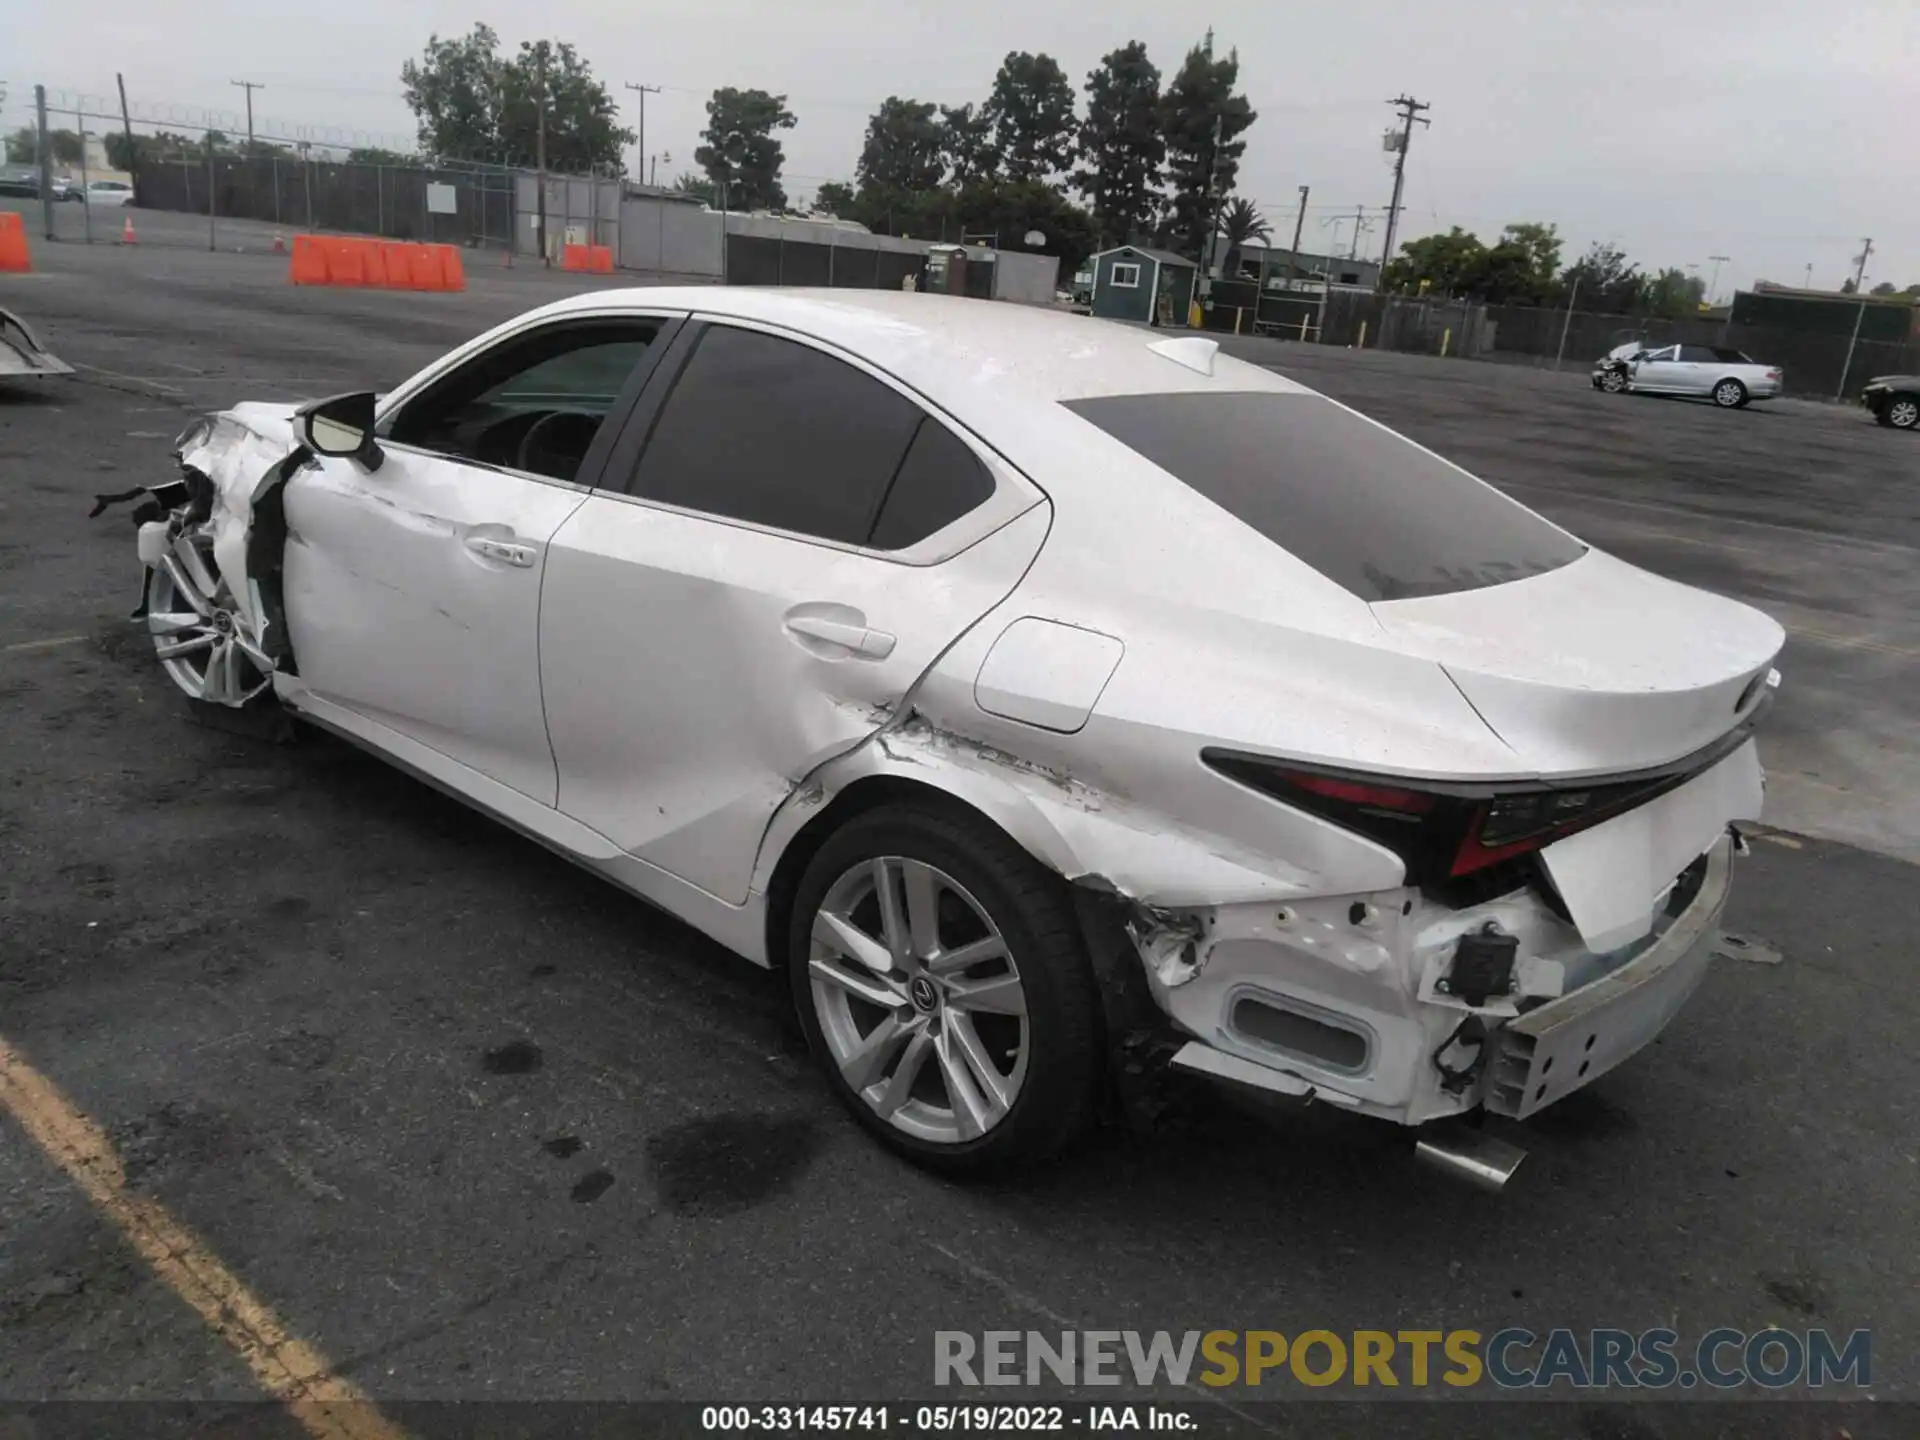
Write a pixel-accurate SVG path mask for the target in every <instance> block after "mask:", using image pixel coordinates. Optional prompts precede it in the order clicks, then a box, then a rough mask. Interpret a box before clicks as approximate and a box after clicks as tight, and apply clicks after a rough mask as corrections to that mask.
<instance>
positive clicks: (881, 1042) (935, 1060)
mask: <svg viewBox="0 0 1920 1440" xmlns="http://www.w3.org/2000/svg"><path fill="white" fill-rule="evenodd" d="M788 949H789V954H788V964H789V970H790V976H791V984H792V990H793V999H794V1005H795V1008H796V1009H797V1010H798V1012H799V1016H800V1023H801V1025H802V1027H803V1028H804V1029H805V1031H806V1034H807V1040H808V1042H809V1044H810V1045H811V1046H812V1048H813V1051H814V1054H815V1055H816V1056H817V1057H818V1058H819V1059H820V1060H821V1062H822V1064H823V1066H824V1068H825V1069H826V1072H827V1076H828V1080H829V1082H830V1083H831V1084H832V1086H833V1088H834V1091H835V1093H836V1094H838V1095H839V1097H840V1100H841V1102H842V1103H843V1104H845V1105H846V1106H847V1108H848V1109H849V1110H850V1111H852V1113H853V1115H854V1117H855V1119H857V1120H858V1121H859V1122H860V1123H861V1124H862V1125H863V1126H865V1127H866V1128H867V1129H868V1130H869V1131H871V1132H872V1133H873V1134H874V1135H876V1136H878V1137H879V1138H880V1139H881V1140H882V1141H883V1142H885V1143H886V1144H887V1145H888V1146H890V1147H891V1148H893V1149H894V1150H897V1151H899V1152H900V1153H901V1154H903V1155H905V1156H907V1157H908V1158H910V1159H912V1160H914V1161H915V1162H917V1163H919V1164H922V1165H925V1166H927V1167H929V1168H931V1169H935V1170H940V1171H944V1172H946V1173H949V1174H954V1175H980V1174H985V1173H990V1172H995V1171H1001V1170H1005V1169H1008V1168H1012V1167H1016V1166H1023V1165H1031V1164H1034V1163H1037V1162H1040V1161H1044V1160H1046V1159H1048V1158H1050V1157H1051V1156H1052V1155H1054V1154H1055V1153H1057V1152H1058V1151H1059V1150H1060V1149H1061V1148H1062V1147H1064V1146H1065V1145H1066V1144H1067V1143H1068V1142H1069V1141H1071V1140H1072V1139H1073V1138H1074V1137H1075V1136H1076V1135H1077V1134H1078V1133H1079V1132H1081V1131H1082V1130H1084V1129H1085V1127H1086V1126H1087V1124H1088V1123H1089V1122H1090V1121H1091V1119H1092V1117H1093V1113H1094V1106H1095V1101H1096V1099H1097V1094H1098V1086H1099V1078H1100V1071H1101V1048H1100V1047H1101V1038H1100V1037H1101V1024H1100V1009H1099V997H1098V994H1097V992H1096V991H1095V989H1094V981H1093V973H1092V969H1091V967H1090V966H1089V965H1088V963H1087V958H1086V954H1085V951H1084V948H1083V946H1082V944H1081V941H1080V937H1079V930H1078V927H1077V925H1076V923H1075V921H1074V916H1073V909H1072V904H1071V901H1070V900H1069V898H1068V896H1067V893H1066V887H1065V885H1064V883H1063V882H1062V881H1061V880H1060V879H1059V877H1058V876H1056V875H1054V874H1052V873H1051V872H1049V871H1048V870H1046V869H1045V868H1044V867H1042V866H1041V865H1040V864H1038V862H1036V861H1035V860H1034V859H1033V858H1032V857H1031V856H1030V855H1028V854H1027V853H1026V852H1025V851H1023V850H1022V849H1020V847H1019V846H1017V845H1015V844H1014V843H1013V841H1012V840H1010V839H1008V838H1007V836H1006V835H1005V834H1003V833H1002V832H1001V831H1000V830H998V829H997V828H995V827H994V826H992V825H990V824H988V823H987V822H986V821H984V820H982V819H980V818H979V817H977V816H974V815H971V814H968V813H965V812H960V811H946V810H941V809H934V808H931V807H924V806H919V805H913V804H903V805H888V806H885V807H882V808H880V809H877V810H872V811H869V812H867V813H866V814H864V815H860V816H858V817H856V818H855V819H854V820H852V821H850V822H849V823H848V824H847V825H846V827H845V828H843V829H842V830H840V831H838V832H837V833H836V834H834V835H833V836H831V837H830V838H829V839H828V840H827V842H826V843H825V844H824V845H822V846H821V847H820V850H819V852H818V853H817V854H816V855H815V856H814V857H813V860H812V862H811V863H810V864H809V865H808V866H807V870H806V874H805V875H804V877H803V878H802V879H801V882H800V887H799V891H798V893H797V895H796V896H795V901H794V911H793V920H792V924H791V928H790V931H789V937H788Z"/></svg>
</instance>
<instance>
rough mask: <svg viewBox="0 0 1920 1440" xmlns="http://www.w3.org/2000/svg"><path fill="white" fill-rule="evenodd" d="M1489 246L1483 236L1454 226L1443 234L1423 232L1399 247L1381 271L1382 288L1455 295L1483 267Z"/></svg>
mask: <svg viewBox="0 0 1920 1440" xmlns="http://www.w3.org/2000/svg"><path fill="white" fill-rule="evenodd" d="M1486 256H1487V247H1486V246H1485V245H1483V244H1481V243H1480V237H1479V236H1478V235H1475V234H1473V233H1472V232H1471V231H1467V230H1462V229H1461V228H1460V227H1459V226H1458V225H1455V226H1454V227H1453V228H1452V229H1451V230H1449V231H1448V232H1447V233H1446V234H1444V235H1422V236H1421V237H1420V238H1419V239H1417V240H1409V241H1407V242H1406V243H1405V244H1404V245H1402V246H1401V247H1400V253H1399V254H1398V255H1396V256H1394V257H1393V259H1392V260H1391V261H1389V262H1388V263H1387V265H1386V267H1385V268H1384V269H1383V270H1382V271H1381V273H1380V288H1381V289H1383V290H1393V291H1399V292H1402V293H1405V294H1419V293H1421V292H1422V291H1423V290H1424V291H1426V292H1427V293H1429V294H1434V295H1453V294H1457V293H1459V292H1460V291H1462V290H1464V289H1465V288H1466V287H1467V286H1468V284H1470V283H1471V282H1472V281H1474V280H1475V279H1476V277H1478V276H1479V275H1480V274H1481V273H1482V272H1483V270H1484V267H1485V264H1486Z"/></svg>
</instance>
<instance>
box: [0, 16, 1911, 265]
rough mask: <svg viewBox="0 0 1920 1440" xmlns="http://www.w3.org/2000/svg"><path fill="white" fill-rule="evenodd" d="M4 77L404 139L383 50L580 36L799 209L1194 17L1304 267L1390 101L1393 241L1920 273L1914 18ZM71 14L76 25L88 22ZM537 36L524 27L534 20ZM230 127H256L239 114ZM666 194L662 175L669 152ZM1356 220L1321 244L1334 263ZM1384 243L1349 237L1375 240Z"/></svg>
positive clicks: (830, 38) (1022, 29) (235, 53)
mask: <svg viewBox="0 0 1920 1440" xmlns="http://www.w3.org/2000/svg"><path fill="white" fill-rule="evenodd" d="M9 9H10V11H11V13H10V14H9V16H8V20H7V25H6V29H7V45H6V53H5V55H4V57H0V66H3V67H4V69H3V70H0V80H4V81H5V83H6V86H7V90H8V92H9V93H8V96H7V100H6V107H5V113H4V116H0V123H4V124H5V125H6V127H7V128H12V127H13V126H16V125H19V124H22V123H25V122H26V121H28V120H29V119H30V118H31V105H32V86H33V85H34V83H35V82H40V83H44V84H46V85H47V86H48V88H49V89H50V90H57V91H64V92H91V93H93V94H96V95H99V96H102V97H105V96H108V95H111V94H112V92H113V83H114V72H115V71H116V70H123V71H125V73H126V79H127V87H128V91H129V93H130V95H131V98H132V99H133V101H134V103H135V104H136V106H145V105H149V104H159V103H162V102H171V103H173V104H176V105H181V106H190V107H200V108H207V109H215V110H223V111H227V112H229V113H230V114H233V113H237V112H238V111H239V110H240V109H241V106H242V102H243V96H242V93H241V92H240V91H239V90H237V89H234V88H233V87H232V86H231V84H230V82H231V81H232V80H235V79H252V80H260V81H264V82H265V83H266V86H267V88H266V90H265V91H264V92H261V93H259V94H258V95H256V97H255V109H256V116H257V119H258V123H259V125H260V128H261V129H262V130H263V131H264V130H266V129H267V128H268V125H267V123H266V122H267V120H268V119H269V118H271V119H274V120H281V121H284V122H288V123H297V124H303V125H331V126H337V127H342V128H344V129H352V130H355V131H360V132H371V133H376V134H381V135H385V136H394V137H410V136H411V135H412V133H413V122H412V117H411V116H410V114H409V113H408V111H407V109H406V107H405V105H404V103H403V102H402V101H401V98H400V94H399V81H398V75H399V69H400V65H401V62H402V61H404V60H406V59H407V58H409V57H410V56H415V55H417V54H418V53H419V51H420V48H421V46H422V45H423V44H424V43H425V41H426V39H427V36H428V35H429V34H430V33H431V32H433V31H436V30H437V31H439V32H440V33H441V34H443V35H444V34H452V33H458V32H462V31H464V30H465V29H466V28H467V27H468V26H469V25H470V24H471V23H472V22H473V21H475V20H484V21H486V22H487V23H489V24H491V25H492V26H494V28H495V29H496V30H498V31H499V32H500V35H501V38H502V40H503V42H504V43H505V44H506V45H507V46H508V47H509V48H512V47H515V46H517V44H518V42H519V41H521V40H523V39H534V38H538V37H539V36H541V35H547V36H551V37H553V38H555V39H561V40H568V41H571V42H573V43H574V44H575V45H576V46H577V47H578V48H579V49H580V51H581V52H582V53H583V54H584V56H585V57H586V58H587V60H588V62H589V63H590V64H591V65H592V66H593V69H594V71H595V73H596V74H597V75H598V76H599V77H600V78H601V79H602V80H604V81H605V82H606V83H607V85H608V86H609V88H610V89H611V90H613V92H614V93H615V94H616V95H617V96H618V97H619V98H620V99H621V100H622V101H623V102H624V103H625V114H626V123H627V124H629V125H632V124H633V119H634V114H633V110H634V107H633V104H632V102H633V100H634V98H635V97H634V96H633V95H632V94H631V93H630V92H627V91H625V90H623V89H621V88H620V87H621V85H622V83H623V82H626V81H635V82H645V83H648V84H652V85H659V86H662V87H664V89H663V92H662V93H661V94H658V95H649V96H648V97H647V128H646V148H647V150H648V151H649V152H650V153H654V154H660V153H662V152H665V153H667V154H670V155H671V156H672V161H671V167H670V168H671V169H672V170H674V171H678V170H680V169H683V168H691V159H692V155H693V150H694V147H695V146H696V145H697V144H698V143H699V138H698V137H699V132H700V129H701V127H702V125H703V124H704V123H705V116H704V113H703V110H702V102H703V100H704V99H705V97H706V96H707V95H708V94H709V93H710V92H711V91H712V89H713V88H714V87H715V86H717V85H738V86H742V87H759V88H763V89H767V90H772V91H775V92H784V93H785V94H786V95H787V97H788V103H789V108H791V109H792V110H793V112H794V113H795V115H796V116H798V118H799V125H798V127H797V128H796V129H794V130H792V131H789V132H787V134H786V135H785V137H784V141H785V145H786V152H787V169H786V176H787V189H788V192H789V193H790V194H791V195H793V196H794V197H795V198H796V199H800V198H804V197H805V196H807V195H808V194H810V192H811V189H812V187H813V186H814V185H815V184H817V183H818V182H819V181H821V180H826V179H850V178H851V176H852V171H853V164H854V160H855V157H856V156H857V155H858V153H859V148H860V136H861V132H862V129H863V127H864V125H865V123H866V118H867V116H868V114H869V113H871V111H872V110H873V108H874V106H875V105H876V104H877V103H878V102H879V101H880V100H881V99H883V98H885V97H886V96H887V95H889V94H899V95H904V96H908V97H911V98H915V99H921V100H932V101H939V102H942V103H945V104H959V103H961V102H963V101H966V100H979V99H982V98H984V97H985V95H986V93H987V90H988V87H989V86H990V84H991V83H992V79H993V73H994V70H995V69H996V68H997V66H998V65H999V62H1000V59H1001V57H1002V56H1003V55H1004V54H1005V53H1006V52H1007V51H1008V50H1035V51H1045V52H1047V53H1049V54H1051V55H1053V56H1055V57H1056V58H1057V59H1058V60H1059V61H1060V63H1061V64H1062V65H1063V66H1064V67H1065V69H1066V71H1067V73H1068V75H1069V76H1070V77H1071V78H1072V79H1073V81H1074V83H1075V85H1076V86H1078V85H1080V84H1081V83H1082V82H1083V81H1084V78H1085V75H1086V72H1087V71H1088V70H1090V69H1091V68H1093V66H1094V65H1095V64H1097V63H1098V61H1099V59H1100V56H1101V55H1103V54H1104V53H1106V52H1107V51H1108V50H1111V49H1113V48H1115V47H1117V46H1119V45H1122V44H1124V43H1126V42H1127V41H1129V40H1133V39H1139V40H1143V41H1145V42H1146V45H1147V48H1148V51H1149V53H1150V54H1151V55H1152V57H1153V59H1154V61H1155V63H1156V64H1158V65H1159V66H1160V68H1161V70H1162V72H1163V73H1164V74H1166V75H1168V76H1170V75H1171V74H1172V72H1173V71H1174V70H1175V69H1176V68H1177V67H1178V65H1179V63H1180V60H1181V57H1182V56H1183V55H1184V54H1185V52H1186V50H1187V48H1188V47H1189V46H1190V45H1193V44H1195V43H1196V42H1198V41H1199V39H1200V38H1201V35H1202V33H1203V32H1204V30H1205V29H1206V27H1207V25H1208V24H1211V25H1212V26H1213V27H1214V31H1215V36H1216V45H1217V47H1218V48H1220V49H1222V50H1224V49H1226V48H1228V47H1237V48H1238V50H1239V52H1240V61H1241V70H1240V76H1241V85H1242V88H1243V89H1244V90H1245V92H1246V93H1247V95H1248V97H1249V98H1250V99H1251V100H1252V102H1253V104H1254V107H1255V108H1256V109H1257V110H1258V111H1259V115H1260V118H1259V121H1258V122H1257V123H1256V124H1255V125H1254V127H1253V129H1252V131H1251V132H1250V133H1249V137H1248V138H1249V145H1248V150H1247V155H1246V159H1245V161H1244V162H1243V164H1242V167H1241V171H1240V182H1239V187H1238V188H1239V192H1240V193H1241V194H1244V195H1247V196H1250V197H1252V198H1254V199H1255V200H1257V201H1258V202H1260V203H1261V205H1262V208H1263V209H1264V210H1265V212H1266V213H1267V214H1268V216H1269V217H1270V218H1271V219H1272V221H1273V222H1274V228H1275V230H1276V232H1277V233H1279V234H1280V235H1282V237H1283V243H1284V237H1285V236H1287V235H1289V234H1290V232H1291V229H1292V226H1293V219H1294V213H1295V205H1296V202H1297V194H1298V188H1299V187H1300V186H1301V185H1309V186H1311V187H1312V195H1311V199H1310V203H1309V208H1308V211H1307V216H1306V231H1305V236H1304V238H1303V241H1302V245H1303V248H1314V246H1315V245H1317V244H1318V243H1321V242H1326V241H1328V240H1330V239H1331V238H1332V236H1333V235H1334V233H1335V232H1334V230H1333V228H1332V227H1331V226H1330V225H1323V223H1322V222H1325V221H1328V220H1330V219H1331V218H1332V217H1334V216H1336V215H1342V214H1344V215H1345V216H1347V217H1351V216H1352V214H1353V211H1354V208H1355V207H1356V206H1360V205H1364V206H1365V207H1366V209H1367V213H1368V216H1369V217H1376V216H1378V215H1379V214H1380V213H1381V212H1383V211H1384V209H1385V207H1386V203H1387V200H1388V197H1389V192H1390V190H1391V183H1392V176H1391V174H1390V171H1389V167H1388V164H1387V161H1388V158H1389V157H1387V156H1386V155H1385V154H1383V152H1382V150H1381V146H1380V136H1381V131H1382V130H1383V129H1384V128H1385V127H1386V126H1387V125H1388V124H1389V123H1391V121H1392V118H1393V117H1392V112H1391V110H1390V109H1389V107H1388V106H1387V105H1386V103H1385V102H1386V101H1387V100H1388V99H1390V98H1391V97H1392V96H1394V95H1396V94H1399V93H1401V92H1402V91H1405V92H1408V93H1410V94H1412V95H1414V96H1416V97H1418V98H1420V99H1422V100H1426V101H1429V102H1430V103H1431V104H1432V106H1433V109H1432V111H1431V112H1430V117H1431V119H1432V126H1431V128H1430V129H1425V130H1420V131H1417V132H1416V134H1415V137H1414V142H1413V147H1412V151H1411V156H1410V160H1409V164H1408V179H1407V190H1406V201H1405V206H1406V209H1405V214H1404V216H1403V219H1402V222H1401V238H1403V239H1406V238H1411V237H1412V236H1415V235H1419V234H1423V233H1425V232H1427V231H1429V230H1433V229H1436V228H1444V227H1446V226H1448V225H1462V226H1465V227H1467V228H1469V229H1472V230H1475V231H1477V232H1479V233H1480V235H1481V236H1482V238H1491V237H1492V236H1493V235H1494V234H1496V233H1497V232H1498V230H1499V228H1500V226H1501V225H1503V224H1505V223H1507V222H1509V221H1515V220H1541V221H1550V222H1553V223H1555V224H1557V225H1558V226H1559V227H1560V230H1561V233H1562V234H1563V235H1565V236H1566V237H1567V240H1568V247H1567V258H1568V259H1572V258H1573V257H1574V255H1576V254H1577V253H1578V251H1579V250H1581V249H1583V248H1584V247H1585V246H1586V245H1587V244H1588V242H1590V241H1593V240H1612V241H1614V242H1615V243H1617V244H1619V245H1620V246H1621V247H1622V248H1623V249H1625V250H1626V251H1627V252H1628V254H1629V255H1630V256H1631V257H1632V258H1633V259H1635V260H1636V261H1637V262H1639V263H1640V264H1641V265H1642V266H1643V267H1658V266H1663V265H1680V266H1686V265H1698V266H1699V267H1700V273H1701V275H1702V276H1703V277H1706V276H1708V275H1709V274H1710V273H1711V272H1712V270H1713V263H1712V261H1711V260H1709V258H1708V257H1709V256H1712V255H1716V254H1718V255H1726V256H1730V257H1731V263H1730V264H1726V265H1723V266H1721V268H1720V287H1719V288H1720V290H1721V292H1722V293H1723V294H1724V293H1726V292H1728V291H1729V290H1730V289H1731V288H1732V286H1733V285H1734V284H1740V285H1745V284H1748V283H1750V282H1751V281H1753V280H1754V279H1756V278H1766V279H1772V280H1776V281H1781V282H1784V283H1792V284H1798V283H1800V282H1801V281H1802V280H1803V278H1804V277H1805V275H1806V273H1807V271H1806V267H1807V266H1808V265H1811V266H1812V267H1813V281H1814V283H1815V284H1818V285H1828V286H1832V285H1837V284H1838V283H1839V282H1840V280H1841V279H1842V278H1844V277H1845V276H1847V275H1850V274H1851V273H1852V265H1853V261H1852V257H1853V256H1854V255H1855V254H1856V253H1857V252H1858V251H1859V249H1860V241H1861V238H1862V237H1865V236H1872V237H1873V240H1874V254H1873V257H1872V258H1871V259H1870V260H1869V261H1868V264H1867V277H1868V284H1869V285H1871V284H1872V283H1873V282H1874V281H1877V280H1890V281H1893V282H1894V283H1895V284H1896V285H1900V286H1905V285H1907V284H1910V283H1914V282H1920V182H1916V180H1915V178H1914V136H1915V133H1916V131H1915V121H1916V118H1917V117H1920V89H1916V84H1915V77H1916V75H1917V74H1920V68H1917V67H1920V0H1845V3H1839V4H1835V3H1831V0H1826V3H1823V0H1604V3H1602V0H1445V3H1438V0H1324V3H1320V4H1315V3H1313V0H1305V3H1287V4H1281V3H1276V0H1214V3H1213V4H1212V7H1211V9H1209V8H1208V7H1206V6H1204V5H1186V4H1174V3H1168V0H972V3H962V0H939V3H931V0H927V3H923V0H884V3H883V0H812V3H809V4H806V5H799V4H792V3H785V4H776V3H772V0H619V3H616V0H542V3H540V4H538V5H533V6H517V7H509V6H502V5H498V4H494V3H492V0H478V3H477V4H476V3H474V0H405V3H394V0H327V3H325V4H322V5H312V6H309V5H294V6H287V5H281V4H261V3H259V0H169V3H166V4H156V3H154V0H85V3H84V5H83V7H82V8H81V9H80V10H78V11H72V10H65V9H62V8H61V7H58V6H47V5H30V4H27V3H26V0H20V3H17V4H14V5H11V6H10V7H9ZM77 15H83V16H84V21H83V22H82V23H76V16H77ZM536 17H537V19H536ZM232 128H244V127H243V126H236V127H232ZM660 168H661V173H662V176H663V177H664V176H665V175H666V173H667V172H668V170H669V165H668V163H667V162H666V161H665V160H663V161H662V162H661V167H660ZM1352 229H1353V222H1352V220H1351V218H1347V219H1346V220H1345V221H1344V222H1343V223H1342V224H1341V226H1340V228H1339V230H1338V235H1339V244H1340V246H1341V248H1342V250H1344V249H1345V248H1346V246H1347V244H1348V242H1349V240H1350V237H1351V234H1352ZM1380 240H1381V230H1380V227H1379V226H1378V225H1377V224H1376V225H1374V226H1372V227H1371V228H1370V229H1369V230H1368V231H1366V232H1365V233H1364V234H1363V236H1362V247H1363V249H1365V248H1366V247H1372V248H1373V249H1374V250H1375V251H1376V252H1377V250H1378V247H1379V244H1380Z"/></svg>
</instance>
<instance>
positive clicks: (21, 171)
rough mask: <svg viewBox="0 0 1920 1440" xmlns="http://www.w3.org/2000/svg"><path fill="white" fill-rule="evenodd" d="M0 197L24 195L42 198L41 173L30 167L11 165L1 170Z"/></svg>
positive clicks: (31, 197) (35, 198)
mask: <svg viewBox="0 0 1920 1440" xmlns="http://www.w3.org/2000/svg"><path fill="white" fill-rule="evenodd" d="M0 195H24V196H26V197H27V198H28V199H30V200H38V199H39V198H40V172H39V171H38V170H36V169H34V168H33V167H32V166H30V165H9V166H7V167H6V168H5V169H0Z"/></svg>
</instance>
